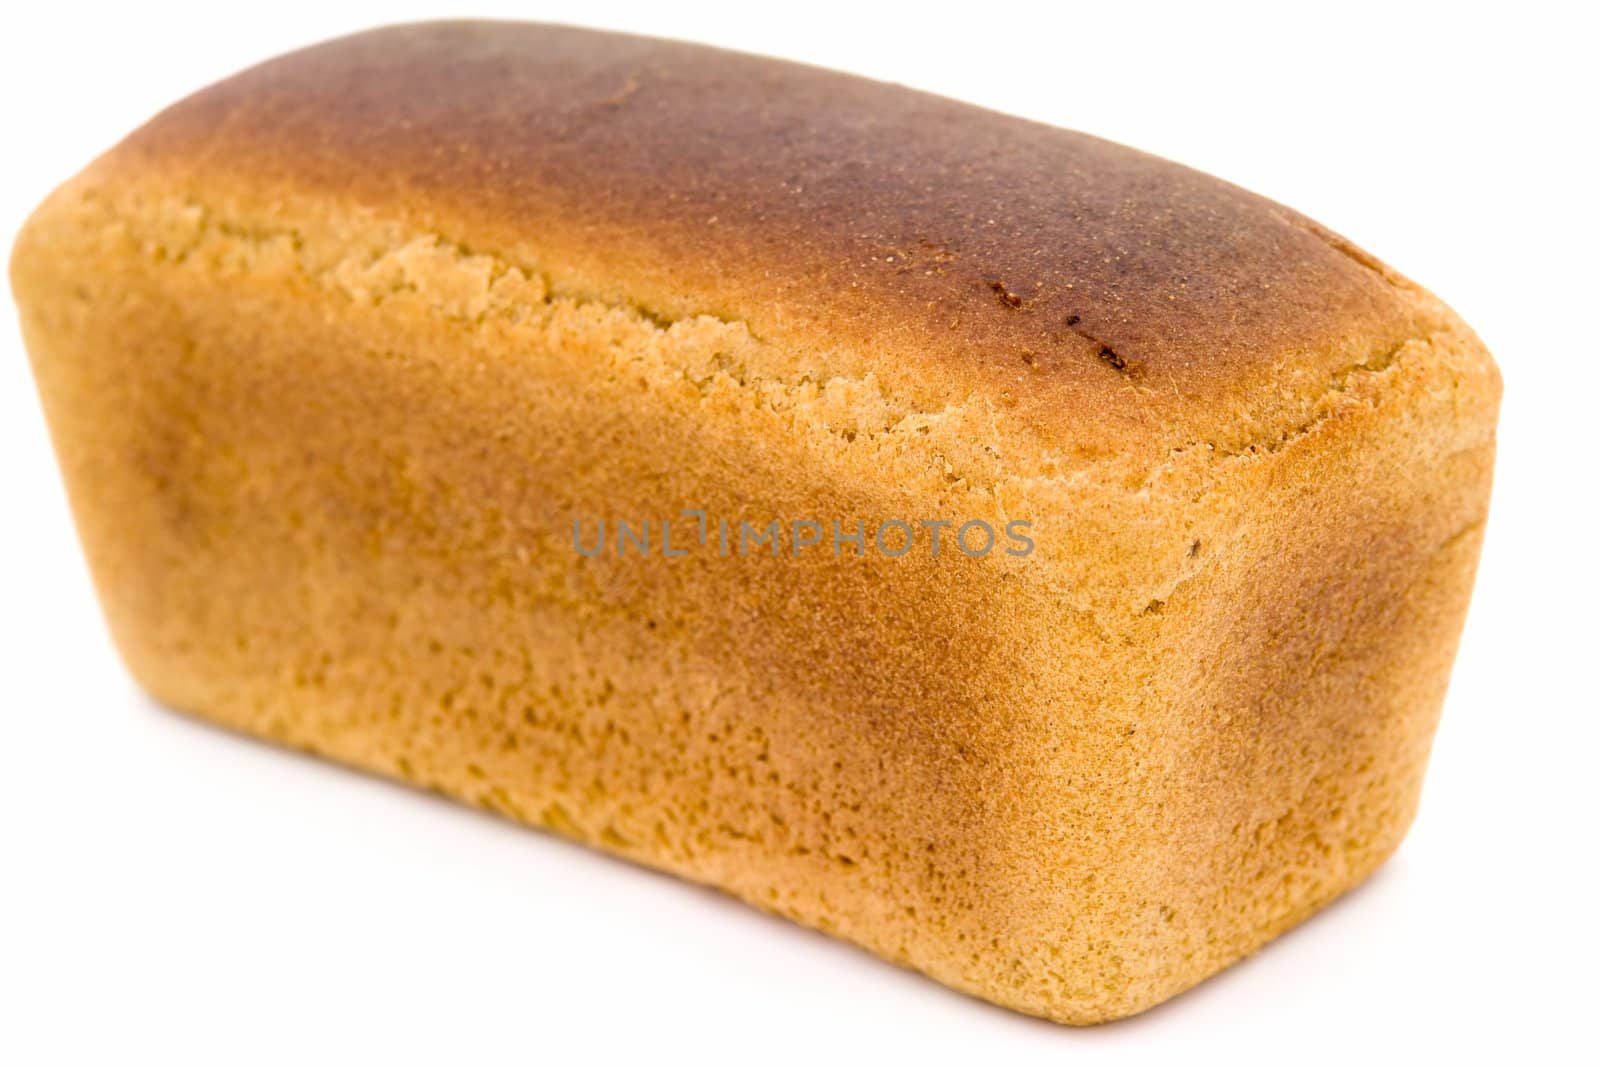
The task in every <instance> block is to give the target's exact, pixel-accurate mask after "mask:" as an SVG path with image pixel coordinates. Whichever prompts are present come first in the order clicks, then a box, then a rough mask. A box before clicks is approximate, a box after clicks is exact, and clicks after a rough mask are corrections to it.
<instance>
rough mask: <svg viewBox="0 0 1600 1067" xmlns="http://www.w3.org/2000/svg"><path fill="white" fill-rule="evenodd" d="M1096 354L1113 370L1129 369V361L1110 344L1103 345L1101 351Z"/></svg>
mask: <svg viewBox="0 0 1600 1067" xmlns="http://www.w3.org/2000/svg"><path fill="white" fill-rule="evenodd" d="M1096 354H1097V355H1098V356H1099V357H1100V362H1101V363H1104V364H1105V365H1106V366H1108V367H1110V368H1111V369H1112V370H1124V371H1125V370H1127V369H1128V361H1127V360H1125V359H1123V358H1122V357H1121V356H1119V355H1117V353H1116V352H1115V350H1113V349H1112V347H1111V346H1110V345H1101V346H1100V351H1099V352H1098V353H1096Z"/></svg>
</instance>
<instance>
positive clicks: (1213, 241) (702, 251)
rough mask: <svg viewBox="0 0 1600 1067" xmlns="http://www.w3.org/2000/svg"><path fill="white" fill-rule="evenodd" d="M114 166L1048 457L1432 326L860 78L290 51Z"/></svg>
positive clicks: (558, 36)
mask: <svg viewBox="0 0 1600 1067" xmlns="http://www.w3.org/2000/svg"><path fill="white" fill-rule="evenodd" d="M118 157H119V161H120V162H122V163H132V162H135V161H143V162H150V163H155V164H157V165H160V166H167V167H173V166H177V167H180V168H182V169H183V170H184V171H185V172H187V173H188V174H190V175H192V178H193V180H194V181H196V182H198V183H200V184H206V183H208V182H209V183H215V182H216V181H219V180H224V179H225V178H226V177H228V176H230V175H231V176H235V177H237V178H239V179H240V180H241V181H243V182H245V183H247V184H248V185H249V186H250V187H251V188H253V189H268V190H270V189H272V188H274V187H275V186H276V187H280V188H284V189H291V190H313V191H318V192H323V193H329V194H333V195H338V196H340V197H344V198H347V199H349V200H353V201H355V202H357V203H360V204H362V205H368V206H371V207H374V208H376V209H379V210H383V211H395V210H398V211H401V212H403V213H404V214H406V215H407V216H408V217H410V218H411V219H412V220H414V221H417V222H418V223H420V224H423V225H424V226H425V228H428V229H433V230H437V231H439V232H442V233H444V234H445V235H446V236H453V235H455V234H456V233H458V232H460V233H471V234H473V235H474V237H475V238H477V239H478V240H487V241H493V242H495V243H496V244H497V245H501V246H503V247H502V248H499V249H485V250H486V251H508V252H520V251H522V250H524V249H526V250H530V251H531V252H532V258H534V259H536V260H538V261H539V262H540V265H541V266H543V265H544V264H545V263H546V262H548V263H549V264H551V265H552V266H553V267H555V268H558V269H557V275H558V276H557V277H556V278H555V279H554V281H555V284H556V285H557V286H558V287H561V286H563V285H564V284H570V285H572V286H573V287H574V288H576V289H581V290H591V291H594V295H598V296H605V297H608V298H613V299H618V300H625V301H628V302H631V303H633V304H635V305H636V306H640V307H643V308H645V309H647V310H649V311H651V312H653V313H656V314H659V315H661V316H664V317H666V318H671V319H677V318H681V317H684V316H687V315H692V314H698V313H711V314H714V315H716V316H718V317H720V318H724V319H729V320H737V321H741V322H744V323H746V324H748V326H749V328H750V329H751V331H752V332H754V333H755V334H757V335H759V336H762V337H766V338H769V339H771V340H774V341H778V342H781V343H784V344H787V345H790V346H795V345H802V346H807V347H811V348H815V349H818V350H822V351H829V350H833V349H837V348H840V347H849V348H851V349H853V350H856V351H865V352H867V353H869V354H870V356H871V357H872V361H873V362H874V363H876V364H878V365H884V364H890V365H892V364H895V363H903V362H908V361H909V362H911V363H912V364H915V365H918V366H922V367H927V366H928V363H927V362H926V361H933V364H932V365H933V367H934V368H935V369H936V370H937V371H939V372H941V373H939V375H938V377H939V379H940V380H938V381H936V382H935V383H933V384H932V385H931V386H930V388H931V389H932V390H933V392H934V393H935V394H936V395H941V396H942V395H948V394H949V393H951V392H952V391H954V392H957V393H958V394H961V393H968V392H976V393H979V394H981V395H984V396H987V397H989V398H990V399H992V400H995V401H996V402H999V403H1003V404H1005V405H1006V406H1007V407H1008V409H1013V410H1014V413H1015V414H1016V415H1017V417H1018V418H1019V419H1020V420H1021V421H1022V422H1024V423H1025V424H1027V425H1030V426H1033V427H1036V428H1039V429H1042V430H1044V431H1045V432H1046V438H1047V440H1052V441H1058V442H1059V443H1061V444H1067V445H1079V446H1081V445H1084V444H1086V443H1093V442H1094V441H1095V440H1097V439H1098V440H1102V441H1103V440H1104V439H1105V438H1106V436H1107V435H1110V436H1112V437H1113V438H1114V439H1116V440H1118V441H1119V442H1120V443H1121V445H1122V447H1127V446H1128V444H1129V442H1128V441H1127V438H1128V436H1129V435H1135V436H1145V435H1148V436H1150V437H1153V438H1156V439H1158V440H1162V441H1164V440H1166V439H1167V437H1168V436H1169V435H1173V434H1176V435H1177V436H1178V437H1180V438H1181V437H1183V436H1194V435H1195V433H1196V432H1203V431H1210V430H1211V429H1213V428H1214V423H1215V422H1216V421H1217V415H1218V412H1219V410H1220V411H1221V412H1222V413H1223V414H1224V415H1225V414H1226V413H1227V412H1228V411H1229V410H1230V409H1233V408H1239V409H1248V410H1250V411H1251V412H1252V413H1255V414H1259V412H1258V411H1257V409H1259V408H1261V407H1263V406H1267V407H1270V406H1271V405H1272V404H1273V403H1274V402H1275V401H1274V400H1273V398H1274V397H1275V396H1278V395H1281V394H1283V393H1284V392H1285V391H1286V388H1287V389H1289V390H1290V391H1292V390H1293V389H1294V388H1295V387H1296V386H1298V387H1299V388H1301V389H1303V390H1305V391H1309V392H1311V393H1315V392H1317V391H1319V390H1320V387H1321V384H1322V381H1323V379H1324V378H1325V377H1326V375H1327V374H1329V373H1332V372H1335V371H1337V370H1338V369H1339V368H1342V367H1344V366H1347V365H1349V364H1351V363H1358V362H1362V361H1364V360H1366V359H1367V358H1369V356H1371V355H1372V354H1374V353H1380V352H1385V351H1390V350H1392V349H1393V348H1395V347H1396V346H1397V345H1398V344H1399V343H1400V342H1401V341H1403V340H1405V339H1407V338H1409V337H1412V336H1416V335H1417V334H1418V333H1420V332H1422V331H1423V330H1424V329H1426V328H1427V326H1428V325H1429V324H1430V323H1429V318H1430V316H1429V315H1427V314H1426V313H1425V312H1424V311H1423V310H1422V309H1419V307H1418V305H1417V303H1416V301H1415V300H1414V299H1413V298H1412V294H1410V293H1409V292H1407V291H1406V289H1405V287H1404V286H1403V285H1401V284H1400V283H1399V282H1398V280H1397V279H1396V278H1395V277H1394V276H1393V275H1392V274H1389V273H1388V272H1387V271H1386V270H1385V269H1384V268H1382V267H1381V266H1380V265H1378V264H1376V263H1375V261H1373V260H1371V258H1370V257H1367V256H1366V255H1365V254H1364V253H1360V252H1359V251H1357V250H1354V249H1353V247H1352V246H1350V245H1348V243H1347V242H1344V241H1342V240H1341V239H1337V238H1334V237H1332V236H1331V235H1328V234H1326V233H1325V232H1324V231H1322V230H1321V229H1320V228H1319V227H1317V226H1315V224H1312V223H1310V222H1309V220H1306V219H1303V218H1302V217H1300V216H1298V215H1296V214H1295V213H1293V212H1291V211H1289V210H1288V209H1286V208H1283V207H1281V206H1279V205H1276V204H1273V203H1271V202H1270V201H1267V200H1265V199H1263V198H1261V197H1259V196H1256V195H1254V194H1252V193H1248V192H1246V191H1244V190H1242V189H1239V188H1237V187H1235V186H1233V185H1230V184H1227V183H1225V182H1221V181H1218V180H1216V179H1214V178H1211V177H1209V176H1207V175H1204V174H1200V173H1198V172H1196V171H1193V170H1190V169H1188V168H1186V167H1183V166H1180V165H1178V164H1175V163H1171V162H1168V161H1166V160H1163V159H1159V158H1156V157H1154V156H1150V155H1146V154H1144V153H1141V152H1137V151H1134V150H1132V149H1128V148H1124V147H1122V146H1119V145H1115V144H1111V143H1109V142H1106V141H1102V140H1099V139H1097V138H1094V137H1089V136H1086V135H1083V134H1079V133H1074V132H1071V131H1067V130H1061V129H1055V128H1051V127H1048V126H1043V125H1040V124H1037V123H1033V122H1029V121H1025V120H1022V119H1017V118H1011V117H1008V116H1003V115H999V114H995V113H993V112H989V111H985V110H982V109H979V108H976V107H972V106H970V105H967V104H962V103H958V102H955V101H951V100H948V99H944V98H941V97H937V96H932V95H929V94H925V93H920V92H914V91H911V90H908V89H905V88H901V87H898V86H892V85H885V84H881V83H877V82H872V81H868V80H865V79H861V78H857V77H852V76H849V75H844V74H838V73H833V72H829V71H825V70H820V69H815V68H811V67H806V66H800V65H795V64H790V63H783V62H778V61H775V60H771V59H764V58H758V57H752V56H746V55H741V54H736V53H731V52H725V51H721V50H717V49H711V48H706V47H701V46H697V45H689V44H680V43H673V42H666V41H660V40H653V39H648V38H640V37H631V36H622V35H616V34H606V33H594V32H589V31H584V30H576V29H569V28H563V27H556V26H541V25H531V24H522V23H494V22H459V23H430V24H421V25H412V26H401V27H393V28H387V29H381V30H376V31H372V32H369V33H364V34H360V35H357V36H354V37H349V38H344V39H342V40H337V41H333V42H330V43H327V44H323V45H320V46H317V47H313V48H309V49H306V50H304V51H300V52H296V53H293V54H291V55H287V56H284V57H282V58H279V59H275V60H272V61H270V62H268V63H265V64H263V65H261V66H258V67H256V68H254V69H252V70H250V71H247V72H245V73H243V74H240V75H238V76H236V77H233V78H230V79H228V80H227V81H224V82H222V83H221V84H219V85H217V86H214V87H212V88H210V89H208V90H206V91H204V92H202V93H199V94H197V95H196V96H194V97H191V98H190V99H188V100H186V101H184V102H182V103H180V104H178V105H177V106H175V107H173V108H172V109H170V110H169V111H167V112H166V113H164V114H163V115H161V116H160V117H159V118H157V119H156V120H155V121H153V122H152V123H150V124H149V125H148V126H147V127H145V128H144V129H142V130H141V131H139V132H138V133H137V134H135V135H134V136H133V137H132V138H130V139H129V141H128V142H127V143H126V144H125V145H123V146H122V148H121V149H120V150H119V153H118ZM1302 374H1303V375H1304V378H1303V380H1302V381H1299V382H1297V381H1296V380H1295V379H1296V375H1302ZM947 376H948V377H947ZM902 388H903V389H905V390H907V391H912V392H914V391H916V390H917V385H916V383H914V382H913V383H908V384H906V385H904V386H903V387H902ZM1196 412H1199V413H1200V419H1199V420H1198V421H1197V420H1195V419H1194V418H1193V417H1192V416H1193V415H1194V413H1196ZM1052 431H1054V432H1052ZM1063 432H1064V433H1065V438H1064V439H1063V438H1062V437H1061V434H1062V433H1063Z"/></svg>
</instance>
